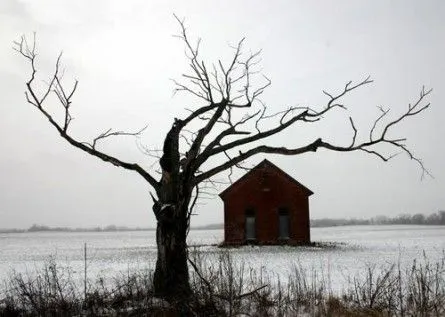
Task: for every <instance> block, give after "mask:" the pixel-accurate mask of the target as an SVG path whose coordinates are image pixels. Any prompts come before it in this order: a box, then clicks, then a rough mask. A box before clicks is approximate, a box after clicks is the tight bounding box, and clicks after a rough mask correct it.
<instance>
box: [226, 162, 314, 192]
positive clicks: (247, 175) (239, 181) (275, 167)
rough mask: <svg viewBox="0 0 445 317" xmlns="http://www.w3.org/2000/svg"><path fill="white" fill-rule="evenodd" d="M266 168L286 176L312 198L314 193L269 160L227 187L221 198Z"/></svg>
mask: <svg viewBox="0 0 445 317" xmlns="http://www.w3.org/2000/svg"><path fill="white" fill-rule="evenodd" d="M265 167H270V168H272V169H273V170H275V171H276V172H277V173H278V174H279V175H281V176H284V178H286V179H288V180H289V181H290V182H292V183H294V184H295V185H297V186H298V187H300V188H301V189H303V191H304V192H305V194H306V195H307V196H310V195H312V194H313V192H312V191H311V190H310V189H309V188H307V187H306V186H304V185H303V184H301V183H300V182H298V181H297V180H296V179H295V178H293V177H292V176H290V175H289V174H287V173H286V172H285V171H283V170H282V169H281V168H279V167H278V166H276V165H275V164H273V163H272V162H270V161H269V160H266V159H264V160H263V161H262V162H261V163H260V164H258V165H257V166H255V167H254V168H252V169H251V170H250V171H248V172H247V173H246V174H244V175H243V176H242V177H240V178H239V179H238V180H237V181H236V182H235V183H233V184H232V185H230V186H229V187H227V188H226V189H225V190H224V191H222V192H221V193H220V194H219V196H220V197H221V198H222V199H223V197H224V196H225V195H227V194H228V193H229V192H231V191H232V190H233V189H234V188H236V187H237V186H238V185H239V184H240V183H242V182H243V181H244V180H246V179H247V178H249V176H250V175H251V174H252V173H254V172H255V171H256V170H258V169H262V168H265Z"/></svg>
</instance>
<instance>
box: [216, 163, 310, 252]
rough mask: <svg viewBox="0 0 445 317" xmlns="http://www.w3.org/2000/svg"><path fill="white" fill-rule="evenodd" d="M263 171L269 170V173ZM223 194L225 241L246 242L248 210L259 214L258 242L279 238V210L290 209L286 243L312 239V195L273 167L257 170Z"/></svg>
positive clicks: (275, 240) (275, 241) (231, 242)
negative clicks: (282, 208)
mask: <svg viewBox="0 0 445 317" xmlns="http://www.w3.org/2000/svg"><path fill="white" fill-rule="evenodd" d="M264 171H266V176H265V173H264ZM233 186H234V188H233V189H231V190H230V191H229V192H228V193H227V194H225V195H224V197H223V199H224V228H225V236H224V238H225V242H226V243H227V244H238V243H244V242H245V236H244V231H245V212H246V209H248V208H253V209H254V210H255V213H256V238H257V243H259V244H261V243H272V244H273V243H280V241H278V233H279V232H278V231H279V229H278V219H279V218H278V209H279V208H280V207H285V208H287V210H288V211H289V222H290V239H289V240H288V241H287V243H305V242H309V241H310V228H309V197H308V196H307V192H305V190H304V189H303V188H301V187H300V186H298V184H296V183H295V182H293V181H291V180H290V179H289V178H288V177H286V176H285V175H283V173H281V172H277V171H276V169H274V168H266V169H254V170H253V171H251V172H250V174H249V175H248V177H247V178H245V179H242V180H241V181H240V182H238V183H236V184H234V185H233Z"/></svg>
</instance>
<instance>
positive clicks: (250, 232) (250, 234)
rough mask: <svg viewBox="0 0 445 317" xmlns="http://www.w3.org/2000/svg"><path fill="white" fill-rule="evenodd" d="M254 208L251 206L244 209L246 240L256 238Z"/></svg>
mask: <svg viewBox="0 0 445 317" xmlns="http://www.w3.org/2000/svg"><path fill="white" fill-rule="evenodd" d="M255 222H256V219H255V210H254V209H253V208H248V209H246V240H255V239H256V225H255Z"/></svg>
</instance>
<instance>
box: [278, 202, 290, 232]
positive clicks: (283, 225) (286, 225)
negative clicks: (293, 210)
mask: <svg viewBox="0 0 445 317" xmlns="http://www.w3.org/2000/svg"><path fill="white" fill-rule="evenodd" d="M289 232H290V222H289V211H288V210H287V208H280V209H278V238H279V239H289Z"/></svg>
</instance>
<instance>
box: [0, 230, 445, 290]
mask: <svg viewBox="0 0 445 317" xmlns="http://www.w3.org/2000/svg"><path fill="white" fill-rule="evenodd" d="M311 235H312V240H313V241H323V242H335V243H336V244H337V245H338V246H337V247H335V248H313V247H287V246H265V247H251V246H245V247H241V248H236V249H230V250H229V252H230V253H231V254H232V255H233V258H234V260H235V262H236V263H244V264H245V266H246V267H248V268H253V269H255V270H260V269H262V270H263V271H267V272H269V274H270V275H272V276H275V277H280V279H282V280H285V279H286V277H287V275H288V274H289V272H291V271H292V269H293V267H294V266H295V265H299V266H300V267H302V268H303V269H305V270H307V271H308V272H311V274H312V273H313V272H317V274H318V276H323V277H325V278H326V279H328V280H329V281H330V284H331V287H332V289H333V290H337V289H338V290H341V289H342V288H343V287H344V285H346V283H347V281H348V278H351V277H352V276H357V274H360V273H363V270H364V268H365V267H369V266H375V267H376V268H377V269H378V268H380V267H382V266H383V267H384V266H388V265H391V264H394V263H395V264H397V263H400V264H401V266H402V267H408V266H409V265H410V264H411V263H412V261H413V260H414V259H418V260H423V259H424V258H425V257H426V258H427V259H428V261H430V262H436V261H439V260H440V259H442V258H443V256H444V253H443V252H444V250H445V227H439V226H349V227H330V228H313V229H312V230H311ZM222 239H223V231H222V230H196V231H191V232H190V235H189V241H188V242H189V245H199V248H198V249H199V250H200V251H202V252H205V253H206V254H207V255H208V258H209V259H212V258H214V259H216V256H217V255H216V254H217V253H218V252H221V249H218V248H217V247H215V246H211V245H212V244H217V243H219V242H221V241H222ZM84 243H86V244H87V254H88V255H87V264H88V275H89V276H90V277H91V278H94V277H95V276H97V275H102V276H109V277H110V276H114V275H116V274H117V273H118V272H127V271H128V270H130V271H131V270H136V269H143V268H146V267H147V266H148V267H150V266H151V267H152V266H153V264H154V261H155V259H156V247H155V233H154V232H153V231H138V232H107V233H103V232H102V233H99V232H98V233H55V232H48V233H43V232H41V233H20V234H0V280H3V279H4V278H5V277H6V276H7V275H8V273H9V272H10V271H11V270H16V271H20V272H31V273H32V272H33V271H35V269H36V268H38V267H40V266H41V265H42V264H43V263H44V262H45V261H46V260H48V258H49V257H51V256H52V257H55V259H56V261H57V262H58V263H60V264H61V265H67V266H70V267H71V268H73V270H74V274H78V275H79V276H81V274H83V269H84V257H83V246H84ZM202 245H204V246H202Z"/></svg>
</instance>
